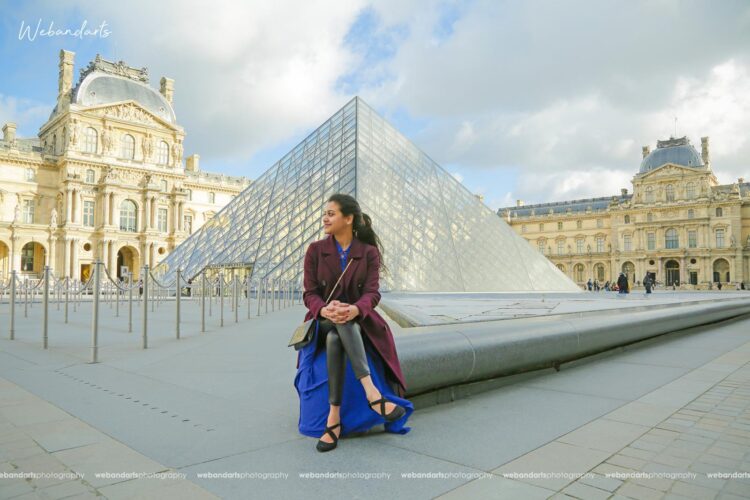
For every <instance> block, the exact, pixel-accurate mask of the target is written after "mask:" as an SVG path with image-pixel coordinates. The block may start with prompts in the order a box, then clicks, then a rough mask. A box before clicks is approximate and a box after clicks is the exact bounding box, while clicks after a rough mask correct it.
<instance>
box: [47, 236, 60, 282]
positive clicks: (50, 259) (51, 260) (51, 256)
mask: <svg viewBox="0 0 750 500" xmlns="http://www.w3.org/2000/svg"><path fill="white" fill-rule="evenodd" d="M56 243H57V238H55V235H54V234H52V231H50V235H49V252H48V253H47V265H48V266H49V267H50V272H51V273H52V275H53V276H54V274H55V269H57V268H58V267H57V262H56V259H55V258H56V257H57V252H55V250H56V248H55V247H56V246H57V245H56Z"/></svg>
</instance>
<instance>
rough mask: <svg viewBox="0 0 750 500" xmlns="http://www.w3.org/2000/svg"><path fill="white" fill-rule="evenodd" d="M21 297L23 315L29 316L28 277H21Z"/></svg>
mask: <svg viewBox="0 0 750 500" xmlns="http://www.w3.org/2000/svg"><path fill="white" fill-rule="evenodd" d="M23 299H24V308H23V317H24V318H28V317H29V278H24V279H23Z"/></svg>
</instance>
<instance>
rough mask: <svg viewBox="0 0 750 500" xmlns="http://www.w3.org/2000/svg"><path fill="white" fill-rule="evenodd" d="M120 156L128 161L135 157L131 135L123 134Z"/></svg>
mask: <svg viewBox="0 0 750 500" xmlns="http://www.w3.org/2000/svg"><path fill="white" fill-rule="evenodd" d="M120 156H121V157H122V158H125V159H128V160H132V159H133V158H134V157H135V139H134V138H133V136H132V135H130V134H125V135H123V136H122V147H121V149H120Z"/></svg>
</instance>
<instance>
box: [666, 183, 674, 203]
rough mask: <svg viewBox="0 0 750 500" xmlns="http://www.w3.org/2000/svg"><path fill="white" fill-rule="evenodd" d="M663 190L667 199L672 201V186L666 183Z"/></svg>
mask: <svg viewBox="0 0 750 500" xmlns="http://www.w3.org/2000/svg"><path fill="white" fill-rule="evenodd" d="M665 191H666V193H667V201H674V186H673V185H672V184H667V187H666V189H665Z"/></svg>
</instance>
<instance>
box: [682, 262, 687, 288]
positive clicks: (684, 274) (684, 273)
mask: <svg viewBox="0 0 750 500" xmlns="http://www.w3.org/2000/svg"><path fill="white" fill-rule="evenodd" d="M685 276H687V269H685V257H684V256H683V257H680V285H683V284H685V282H686V281H685Z"/></svg>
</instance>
